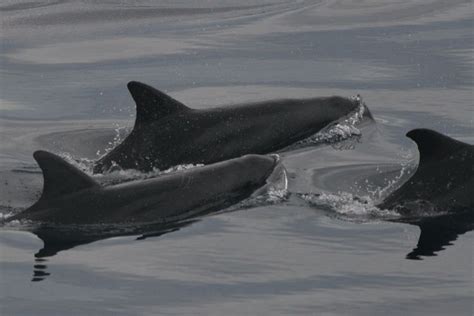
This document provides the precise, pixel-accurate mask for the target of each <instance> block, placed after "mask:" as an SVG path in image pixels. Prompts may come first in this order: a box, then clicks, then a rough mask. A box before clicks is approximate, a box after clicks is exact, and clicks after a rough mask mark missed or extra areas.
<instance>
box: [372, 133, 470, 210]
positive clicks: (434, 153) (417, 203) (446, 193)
mask: <svg viewBox="0 0 474 316" xmlns="http://www.w3.org/2000/svg"><path fill="white" fill-rule="evenodd" d="M407 136H408V137H409V138H411V139H412V140H413V141H414V142H415V143H416V144H417V146H418V150H419V152H420V162H419V165H418V168H417V170H416V172H415V174H414V175H413V176H412V177H411V178H410V179H408V181H407V182H405V183H404V184H403V185H402V186H401V187H400V188H399V189H397V190H395V191H394V192H393V193H391V194H390V195H389V196H388V197H387V198H386V199H385V200H384V201H383V202H382V203H381V204H380V205H378V207H379V208H382V209H396V210H397V211H399V212H401V213H402V214H404V215H406V216H410V215H417V214H419V213H420V211H421V212H425V213H449V212H452V211H459V210H471V211H472V209H473V207H474V194H473V193H474V191H473V188H474V146H473V145H470V144H466V143H463V142H460V141H457V140H455V139H452V138H450V137H448V136H445V135H443V134H440V133H438V132H435V131H432V130H428V129H414V130H412V131H410V132H408V134H407Z"/></svg>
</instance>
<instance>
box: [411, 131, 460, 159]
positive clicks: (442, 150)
mask: <svg viewBox="0 0 474 316" xmlns="http://www.w3.org/2000/svg"><path fill="white" fill-rule="evenodd" d="M407 137H410V138H411V139H412V140H413V141H414V142H415V143H416V144H417V145H418V151H419V152H420V165H421V164H422V163H426V162H429V161H432V160H441V159H443V158H445V157H448V156H449V155H452V154H453V153H454V152H456V151H458V150H460V149H463V148H465V147H466V146H468V144H465V143H463V142H460V141H458V140H455V139H453V138H451V137H448V136H446V135H443V134H440V133H438V132H435V131H433V130H429V129H422V128H420V129H414V130H411V131H409V132H408V133H407Z"/></svg>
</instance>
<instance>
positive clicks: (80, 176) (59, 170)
mask: <svg viewBox="0 0 474 316" xmlns="http://www.w3.org/2000/svg"><path fill="white" fill-rule="evenodd" d="M33 157H34V158H35V160H36V162H38V165H39V166H40V168H41V170H42V171H43V179H44V183H43V194H42V195H41V200H44V199H50V198H56V197H59V196H61V195H63V194H69V193H73V192H77V191H80V190H84V189H87V188H91V187H96V186H99V184H97V182H95V181H94V180H93V179H92V178H91V177H89V176H88V175H86V174H85V173H84V172H82V171H81V170H79V169H77V168H76V167H74V166H72V165H70V164H69V163H67V162H66V161H65V160H64V159H62V158H61V157H59V156H56V155H54V154H52V153H49V152H47V151H42V150H38V151H36V152H35V153H34V154H33Z"/></svg>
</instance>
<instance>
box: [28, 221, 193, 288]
mask: <svg viewBox="0 0 474 316" xmlns="http://www.w3.org/2000/svg"><path fill="white" fill-rule="evenodd" d="M195 221H197V220H187V221H181V222H174V223H167V224H163V223H160V224H148V225H140V226H137V225H129V226H124V225H113V226H112V225H109V226H107V225H95V226H94V225H82V226H77V227H70V226H44V225H41V226H40V227H37V228H35V229H34V230H32V231H31V232H32V233H33V234H35V235H36V236H37V237H38V238H39V239H41V241H42V242H43V248H41V249H40V250H39V251H38V252H37V253H35V255H34V256H35V265H34V266H33V278H32V280H31V281H34V282H37V281H42V280H44V279H45V278H46V277H47V276H49V275H50V273H48V272H47V263H46V262H47V259H46V258H47V257H52V256H55V255H56V254H57V253H58V252H60V251H64V250H68V249H71V248H74V247H77V246H80V245H85V244H89V243H92V242H95V241H98V240H102V239H107V238H113V237H119V236H120V237H123V236H136V235H138V237H137V240H143V239H146V238H150V237H159V236H161V235H163V234H167V233H170V232H174V231H177V230H179V229H181V228H182V227H186V226H188V225H191V224H192V223H194V222H195Z"/></svg>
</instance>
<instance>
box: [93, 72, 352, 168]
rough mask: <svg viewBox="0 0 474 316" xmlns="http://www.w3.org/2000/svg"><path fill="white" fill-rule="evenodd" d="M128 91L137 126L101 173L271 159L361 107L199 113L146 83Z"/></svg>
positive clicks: (268, 106) (254, 106)
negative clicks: (262, 157) (245, 157)
mask: <svg viewBox="0 0 474 316" xmlns="http://www.w3.org/2000/svg"><path fill="white" fill-rule="evenodd" d="M128 89H129V91H130V93H131V95H132V96H133V99H134V100H135V102H136V105H137V116H136V121H135V126H134V128H133V130H132V132H131V133H130V134H129V135H128V137H127V138H126V139H125V140H124V141H123V142H122V143H121V144H119V145H118V146H117V147H116V148H114V149H113V150H112V151H111V152H109V153H108V154H107V155H105V156H104V157H102V158H101V159H100V160H98V161H97V163H96V165H95V167H94V172H96V173H98V172H104V171H107V170H109V169H110V168H111V167H112V166H114V165H118V166H119V167H121V168H123V169H138V170H142V171H149V170H151V169H153V168H159V169H167V168H169V167H172V166H175V165H179V164H187V163H193V164H196V163H203V164H209V163H214V162H218V161H223V160H227V159H231V158H235V157H239V156H242V155H245V154H266V153H271V152H274V151H277V150H279V149H283V148H285V147H287V146H289V145H291V144H293V143H295V142H297V141H299V140H302V139H304V138H307V137H309V136H311V135H313V134H315V133H317V132H318V131H320V130H321V129H322V128H324V127H326V126H327V125H329V124H330V123H331V122H334V121H336V120H338V119H340V118H342V117H344V116H346V115H348V114H349V113H351V112H353V111H354V110H355V109H356V108H357V107H358V106H359V102H358V101H356V100H351V99H346V98H342V97H326V98H312V99H285V100H273V101H265V102H259V103H249V104H242V105H235V106H226V107H221V108H213V109H206V110H195V109H191V108H188V107H186V106H185V105H183V104H181V103H180V102H178V101H176V100H174V99H172V98H171V97H170V96H168V95H166V94H164V93H162V92H160V91H158V90H156V89H154V88H153V87H150V86H148V85H145V84H143V83H140V82H134V81H132V82H130V83H129V84H128Z"/></svg>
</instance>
